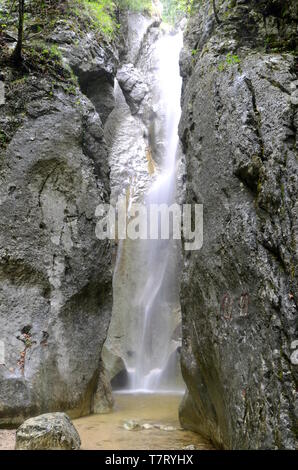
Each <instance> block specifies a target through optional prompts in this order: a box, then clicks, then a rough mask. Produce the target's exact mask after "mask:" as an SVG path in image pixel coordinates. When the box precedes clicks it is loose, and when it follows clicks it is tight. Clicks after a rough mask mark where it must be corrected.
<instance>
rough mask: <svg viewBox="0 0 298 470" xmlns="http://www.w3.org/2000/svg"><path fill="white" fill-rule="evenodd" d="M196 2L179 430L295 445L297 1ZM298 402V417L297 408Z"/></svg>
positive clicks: (186, 110) (189, 85) (191, 28)
mask: <svg viewBox="0 0 298 470" xmlns="http://www.w3.org/2000/svg"><path fill="white" fill-rule="evenodd" d="M215 4H216V8H217V20H218V21H216V18H215V15H214V10H213V2H211V1H205V0H204V1H201V2H197V7H196V8H195V9H194V11H193V14H192V18H191V20H190V21H189V23H188V27H187V30H186V33H185V47H184V51H183V54H182V55H181V70H182V74H183V77H184V91H183V98H182V109H183V110H182V119H181V123H180V137H181V140H182V143H183V147H184V151H185V154H186V164H187V169H186V173H187V174H186V176H187V196H186V202H189V203H202V204H203V205H204V243H203V247H202V249H201V250H200V251H198V252H185V253H184V271H183V276H182V286H181V303H182V316H183V348H182V349H183V351H182V355H183V357H182V368H183V376H184V379H185V382H186V384H187V387H188V390H189V392H188V393H187V394H186V396H185V398H184V400H183V403H182V405H181V408H180V419H181V423H182V425H183V426H184V427H187V428H189V429H193V430H196V431H198V432H200V433H202V434H204V435H205V436H207V437H209V438H211V439H212V441H213V442H214V443H215V444H216V445H217V446H220V447H224V448H229V449H236V448H237V449H256V448H288V449H293V448H295V432H296V431H297V428H296V431H295V420H297V401H296V399H297V397H296V387H297V348H298V342H297V338H298V337H297V301H298V292H297V279H298V277H297V276H298V271H297V259H298V251H297V242H298V226H297V214H298V206H297V188H298V184H297V177H298V167H297V149H296V138H297V134H296V132H297V104H298V88H297V87H298V80H297V73H296V72H297V62H296V61H295V56H294V53H293V50H294V48H295V35H296V25H297V3H296V2H294V1H288V2H283V1H251V0H237V1H222V2H215ZM295 411H296V414H295Z"/></svg>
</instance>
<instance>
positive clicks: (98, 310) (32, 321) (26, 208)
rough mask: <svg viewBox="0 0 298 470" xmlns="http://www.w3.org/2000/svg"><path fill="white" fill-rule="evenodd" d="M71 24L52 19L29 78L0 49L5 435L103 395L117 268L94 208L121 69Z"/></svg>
mask: <svg viewBox="0 0 298 470" xmlns="http://www.w3.org/2000/svg"><path fill="white" fill-rule="evenodd" d="M64 13H65V17H64V18H63V19H62V18H61V17H59V16H57V15H55V18H54V19H53V18H49V19H48V24H50V25H51V27H49V28H47V27H46V29H45V30H44V31H43V34H42V43H40V42H34V41H32V42H31V43H30V49H26V51H25V53H24V54H25V57H24V63H23V66H22V67H14V66H13V65H12V64H10V63H9V60H8V57H9V54H10V49H9V47H8V46H9V45H8V44H4V45H3V43H2V46H3V48H2V49H1V60H2V66H1V83H2V85H3V89H4V91H5V95H4V99H3V100H2V105H1V106H0V136H1V141H0V146H1V148H0V179H1V188H0V340H1V344H2V349H3V350H4V351H3V352H4V358H2V361H1V362H3V363H1V364H0V424H2V425H3V424H16V423H19V422H22V421H23V420H24V418H25V417H26V416H32V415H35V414H38V413H42V412H47V411H59V410H63V411H66V410H68V411H69V413H70V416H79V415H82V414H87V413H90V411H92V409H93V397H94V394H95V393H96V397H95V399H96V404H95V407H96V409H98V407H99V403H98V400H99V399H100V397H99V396H98V395H99V391H100V390H101V389H102V387H103V384H101V383H100V381H101V380H102V364H101V361H100V358H101V349H102V346H103V343H104V340H105V338H106V333H107V328H108V325H109V321H110V315H111V300H112V299H111V297H112V295H111V287H112V268H111V252H110V245H109V242H108V241H99V240H98V239H97V238H96V236H95V225H96V218H95V208H96V206H97V205H98V204H99V203H104V202H109V197H110V184H109V164H108V156H107V146H106V143H105V139H104V135H103V122H104V121H105V119H106V118H107V115H108V114H109V112H110V111H111V109H112V107H113V100H112V99H111V93H112V91H113V80H114V75H115V70H116V63H117V57H116V56H115V52H114V51H113V49H112V48H111V47H110V46H109V45H108V44H106V43H105V42H104V41H103V40H102V38H98V36H97V35H96V33H95V32H94V31H92V30H91V31H90V28H89V26H90V25H89V24H88V22H87V25H86V24H85V25H84V22H82V21H81V22H78V19H77V18H76V16H75V15H72V16H71V15H70V14H69V12H68V11H66V12H64ZM81 18H82V17H81ZM30 20H33V22H34V21H36V19H35V18H34V13H33V14H31V16H30V14H29V18H28V20H27V23H28V24H30ZM50 20H52V22H51V21H50ZM87 26H88V27H87ZM101 86H102V89H103V90H104V93H103V94H100V93H97V94H96V96H95V94H94V88H96V89H99V90H100V89H101ZM89 98H90V99H89ZM86 345H88V347H86Z"/></svg>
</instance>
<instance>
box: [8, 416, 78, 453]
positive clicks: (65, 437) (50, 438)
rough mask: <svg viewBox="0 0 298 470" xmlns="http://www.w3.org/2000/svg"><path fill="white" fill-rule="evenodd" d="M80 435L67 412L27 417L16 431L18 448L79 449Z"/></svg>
mask: <svg viewBox="0 0 298 470" xmlns="http://www.w3.org/2000/svg"><path fill="white" fill-rule="evenodd" d="M80 446H81V439H80V436H79V434H78V432H77V430H76V428H75V427H74V425H73V424H72V422H71V420H70V419H69V417H68V416H67V414H65V413H46V414H43V415H40V416H36V417H35V418H30V419H27V421H25V422H24V423H23V424H22V425H21V426H20V427H19V428H18V429H17V432H16V447H15V448H16V450H79V449H80Z"/></svg>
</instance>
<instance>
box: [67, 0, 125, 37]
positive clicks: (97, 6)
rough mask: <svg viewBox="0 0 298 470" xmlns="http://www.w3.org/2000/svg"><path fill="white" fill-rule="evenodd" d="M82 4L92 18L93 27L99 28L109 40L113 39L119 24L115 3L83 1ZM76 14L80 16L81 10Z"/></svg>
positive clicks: (92, 0) (96, 0)
mask: <svg viewBox="0 0 298 470" xmlns="http://www.w3.org/2000/svg"><path fill="white" fill-rule="evenodd" d="M81 2H82V3H83V5H84V7H85V9H86V10H87V11H88V12H89V13H90V16H91V17H92V20H93V27H95V28H98V29H99V30H100V32H101V33H102V34H103V35H104V36H105V37H106V38H107V39H112V38H113V37H114V34H115V31H116V29H117V22H116V19H115V16H114V12H115V3H114V1H113V0H81ZM76 13H77V14H78V15H80V11H79V9H78V10H77V12H76Z"/></svg>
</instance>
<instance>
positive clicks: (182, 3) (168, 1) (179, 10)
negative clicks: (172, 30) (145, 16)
mask: <svg viewBox="0 0 298 470" xmlns="http://www.w3.org/2000/svg"><path fill="white" fill-rule="evenodd" d="M198 4H199V1H198V0H163V1H162V5H163V12H162V16H163V20H164V21H166V22H168V23H171V24H173V23H175V21H177V20H179V19H180V18H182V17H183V16H185V15H191V14H192V13H193V11H194V9H195V7H196V6H198Z"/></svg>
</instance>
